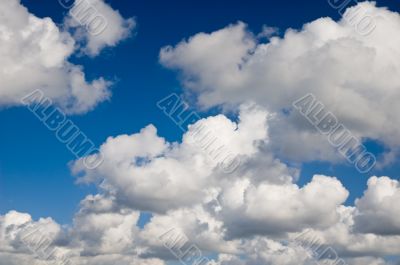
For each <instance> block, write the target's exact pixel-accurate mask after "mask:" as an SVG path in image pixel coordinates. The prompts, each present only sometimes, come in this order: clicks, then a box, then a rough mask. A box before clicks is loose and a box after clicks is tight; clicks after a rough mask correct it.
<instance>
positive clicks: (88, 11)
mask: <svg viewBox="0 0 400 265" xmlns="http://www.w3.org/2000/svg"><path fill="white" fill-rule="evenodd" d="M65 26H66V28H67V29H68V30H72V31H74V37H75V38H76V39H77V40H78V41H79V42H83V43H84V45H83V47H82V49H83V52H85V53H86V54H88V55H90V56H96V55H98V54H99V53H100V52H101V50H102V49H104V48H106V47H113V46H116V45H117V44H118V43H119V42H121V41H122V40H124V39H126V38H128V37H130V36H131V33H132V30H133V29H134V28H135V27H136V21H135V19H133V18H128V19H125V18H123V17H122V16H121V14H120V12H119V11H118V10H114V9H113V8H112V7H111V6H110V5H109V4H107V3H106V2H105V1H104V0H82V1H75V3H74V5H73V6H72V8H71V10H70V12H69V13H68V16H67V17H66V19H65Z"/></svg>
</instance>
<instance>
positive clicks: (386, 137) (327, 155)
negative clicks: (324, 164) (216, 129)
mask: <svg viewBox="0 0 400 265" xmlns="http://www.w3.org/2000/svg"><path fill="white" fill-rule="evenodd" d="M360 10H361V11H360ZM354 14H357V16H359V18H360V19H362V16H369V17H372V18H373V23H375V28H374V30H373V31H372V32H371V33H370V34H368V35H366V36H365V35H362V34H359V32H358V31H357V29H356V28H355V27H354V25H353V24H352V23H350V22H349V20H348V19H346V17H352V16H354ZM344 17H345V18H343V19H341V20H340V21H338V22H336V21H333V20H332V19H331V18H320V19H317V20H315V21H312V22H310V23H307V24H305V25H304V26H303V27H302V28H301V29H299V30H296V29H288V30H286V32H285V33H284V34H283V36H282V37H277V36H271V37H269V39H268V40H267V42H260V40H259V39H258V38H257V37H256V36H255V35H256V34H253V33H252V32H250V31H249V30H248V29H247V28H246V25H245V24H244V23H242V22H238V23H236V24H233V25H229V26H227V27H226V28H223V29H220V30H217V31H215V32H212V33H198V34H196V35H194V36H192V37H190V38H189V39H187V40H183V41H182V42H180V43H178V44H177V45H175V46H167V47H164V48H163V49H162V50H161V52H160V62H161V63H162V64H163V65H164V66H166V67H168V68H171V69H176V70H178V71H179V72H180V74H181V79H182V82H183V85H184V86H185V88H186V89H187V91H188V92H190V93H194V94H195V95H196V96H197V98H198V103H199V105H200V106H201V107H203V108H210V107H213V106H223V107H224V108H234V107H235V106H237V105H238V104H240V103H242V102H243V101H247V100H251V101H254V102H257V103H258V104H260V105H262V106H265V107H266V108H267V109H268V110H270V111H273V112H278V113H281V116H282V119H281V120H280V122H278V123H277V124H276V125H275V126H274V127H273V128H271V138H272V139H274V140H276V141H275V142H277V143H278V146H275V147H274V148H275V150H276V152H278V153H280V155H281V156H283V157H285V158H288V159H291V160H298V161H299V162H302V161H310V160H329V161H335V160H338V158H337V156H335V155H333V154H334V152H333V151H332V148H331V147H330V146H329V145H328V144H319V143H320V142H321V141H320V136H319V135H318V133H316V132H315V129H314V128H313V127H312V126H309V125H308V124H307V121H306V120H305V119H304V118H303V117H301V116H300V115H298V113H297V112H296V111H293V110H292V108H291V104H292V102H293V101H295V100H297V99H299V98H301V97H302V96H304V95H306V94H308V93H313V94H314V95H316V97H317V98H318V99H319V100H320V101H321V102H323V103H324V104H325V107H326V110H327V111H331V112H332V113H334V115H335V116H336V117H337V118H338V120H339V121H340V122H341V123H343V124H344V125H345V126H346V127H347V128H348V129H349V130H350V131H351V132H352V133H353V134H354V135H356V136H357V137H359V138H360V139H366V138H370V139H373V140H378V141H380V142H382V143H383V144H384V145H385V146H386V147H387V149H393V150H397V149H398V147H399V146H400V141H399V139H400V137H399V136H400V131H399V127H398V124H399V123H400V120H399V118H398V117H397V115H395V113H398V112H399V109H398V104H396V102H398V101H399V99H400V94H399V85H398V84H399V82H400V80H399V78H400V77H399V75H398V73H399V70H400V64H399V61H400V60H399V58H400V52H399V47H400V39H399V38H398V37H397V36H398V34H396V32H398V31H399V30H400V15H399V14H398V13H396V12H391V11H389V10H387V9H386V8H378V7H376V6H375V3H373V2H363V3H360V4H358V5H357V6H354V7H351V8H348V9H347V10H346V12H345V13H344ZM291 110H292V111H291ZM366 114H367V115H366ZM382 128H384V130H383V129H382ZM314 139H316V141H318V143H316V144H312V142H313V141H314ZM282 145H283V146H282ZM299 150H301V152H299ZM321 156H322V157H321ZM385 162H389V161H388V159H386V161H385Z"/></svg>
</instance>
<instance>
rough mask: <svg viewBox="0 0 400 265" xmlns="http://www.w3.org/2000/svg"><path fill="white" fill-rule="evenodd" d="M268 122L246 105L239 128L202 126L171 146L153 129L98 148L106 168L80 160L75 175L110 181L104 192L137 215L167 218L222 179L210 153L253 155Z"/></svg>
mask: <svg viewBox="0 0 400 265" xmlns="http://www.w3.org/2000/svg"><path fill="white" fill-rule="evenodd" d="M266 119H267V113H266V112H265V111H264V110H262V109H260V108H257V107H255V106H250V105H248V106H247V107H243V108H242V112H241V113H240V118H239V122H238V123H235V122H232V121H231V120H229V119H228V118H226V117H225V116H224V115H218V116H215V117H208V118H206V119H202V120H200V121H198V122H197V123H196V124H194V125H193V126H191V127H190V129H189V131H188V132H187V133H186V134H185V135H184V136H183V140H182V143H180V144H179V143H167V142H166V141H165V140H164V139H163V138H161V137H159V136H157V134H156V133H157V132H156V128H155V127H154V126H152V125H149V126H147V127H146V128H144V129H142V130H141V132H140V133H138V134H133V135H121V136H118V137H115V138H109V139H107V141H106V143H104V144H103V145H102V146H101V148H100V152H101V153H102V155H103V156H104V162H103V163H102V164H101V165H100V166H99V167H98V168H96V169H95V170H87V169H86V168H85V166H84V164H83V159H81V160H79V161H77V162H76V163H75V165H74V167H73V171H74V173H75V174H79V173H83V174H84V176H83V178H81V179H80V181H83V182H97V181H98V180H100V181H102V180H103V179H104V180H106V181H105V182H104V183H103V185H102V188H103V189H104V190H106V191H107V192H108V193H111V194H113V195H114V196H116V197H117V199H118V201H119V202H121V203H123V204H126V205H129V206H130V207H133V208H135V209H139V210H144V211H156V212H165V211H168V210H170V209H174V208H179V207H185V206H191V205H194V204H196V203H201V202H202V201H203V198H204V197H206V196H207V195H210V194H211V193H212V189H213V188H214V186H216V184H215V183H216V182H217V181H218V176H220V173H221V172H218V170H217V169H218V167H217V166H218V164H217V163H216V162H215V161H214V160H213V159H212V156H210V155H209V152H207V149H209V150H216V149H218V147H219V146H220V145H223V146H226V148H227V149H229V151H230V153H232V154H234V156H236V157H241V156H243V159H245V158H246V157H248V156H251V155H254V154H255V153H257V150H258V148H257V145H258V141H262V140H265V139H266V134H267V132H266ZM199 128H203V129H202V131H201V129H199ZM203 132H204V133H203ZM205 137H208V138H209V139H211V140H207V141H206V142H204V141H203V144H205V145H203V146H202V145H201V144H199V143H200V142H199V141H196V140H195V139H196V138H197V139H204V138H205ZM217 142H220V143H219V144H218V146H217V147H215V146H214V147H210V146H212V145H216V143H217ZM271 164H273V163H271ZM154 191H158V192H156V193H155V192H154ZM177 194H179V196H177Z"/></svg>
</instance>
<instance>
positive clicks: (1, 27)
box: [0, 0, 130, 114]
mask: <svg viewBox="0 0 400 265" xmlns="http://www.w3.org/2000/svg"><path fill="white" fill-rule="evenodd" d="M99 5H100V4H99ZM103 5H104V6H103ZM99 10H100V11H102V12H103V11H104V16H106V17H107V19H108V21H109V26H108V28H107V30H106V31H105V32H104V34H100V35H99V36H97V37H96V38H97V39H96V40H90V41H89V42H88V45H89V47H92V48H90V49H96V50H97V51H98V50H99V49H101V48H102V47H104V46H105V45H108V46H114V45H115V44H116V43H117V42H118V40H121V39H122V38H123V37H124V36H125V35H127V31H128V29H127V28H126V27H123V26H122V25H119V24H118V23H119V22H113V21H114V20H118V21H119V20H120V19H121V18H120V17H118V19H115V18H114V16H116V15H115V14H114V13H113V12H116V11H113V10H112V9H111V8H110V7H109V6H108V5H105V4H104V3H103V4H102V5H101V6H100V7H99ZM108 13H111V14H112V15H110V16H109V15H108ZM116 23H117V24H116ZM121 27H122V29H121ZM129 29H130V28H129ZM115 31H117V33H113V32H115ZM110 35H111V36H110ZM75 48H76V41H75V39H74V38H73V37H72V36H71V35H70V33H69V32H67V31H64V30H63V29H61V28H59V27H58V26H57V25H56V24H55V23H54V22H53V21H52V19H51V18H39V17H37V16H35V15H34V14H31V13H30V12H29V11H28V10H27V9H26V8H25V7H24V6H22V5H21V3H20V1H19V0H4V1H1V3H0V60H1V62H2V64H1V66H0V79H1V80H2V84H1V86H0V107H8V106H18V105H21V104H22V103H21V99H22V98H23V97H25V96H26V95H28V94H29V93H31V92H32V91H34V90H36V89H41V90H42V91H43V92H44V94H45V95H46V96H47V97H49V98H51V99H52V100H53V102H54V103H55V104H57V105H59V106H60V107H61V108H63V110H64V111H66V112H67V113H71V114H75V113H85V112H87V111H89V110H92V109H93V108H94V107H95V106H96V105H97V104H98V103H100V102H102V101H104V100H107V99H108V98H109V97H110V95H111V92H110V86H111V82H110V81H107V80H105V79H104V78H102V77H100V78H98V79H95V80H91V81H88V80H87V79H86V77H85V73H84V70H83V67H82V66H79V65H74V64H72V63H70V62H69V61H68V58H69V57H71V56H72V55H73V54H74V53H75V52H76V49H75ZM21 76H23V77H24V78H21Z"/></svg>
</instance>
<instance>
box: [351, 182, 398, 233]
mask: <svg viewBox="0 0 400 265" xmlns="http://www.w3.org/2000/svg"><path fill="white" fill-rule="evenodd" d="M399 199H400V184H399V182H398V181H397V180H394V179H390V178H388V177H380V178H378V177H372V178H370V179H369V180H368V189H367V190H366V191H365V193H364V196H363V197H361V198H360V199H358V200H357V201H356V206H357V209H358V213H357V215H356V217H355V228H356V230H357V231H360V232H363V233H373V234H381V235H400V219H399V214H400V205H399V204H398V201H399Z"/></svg>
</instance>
